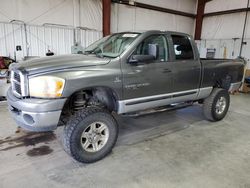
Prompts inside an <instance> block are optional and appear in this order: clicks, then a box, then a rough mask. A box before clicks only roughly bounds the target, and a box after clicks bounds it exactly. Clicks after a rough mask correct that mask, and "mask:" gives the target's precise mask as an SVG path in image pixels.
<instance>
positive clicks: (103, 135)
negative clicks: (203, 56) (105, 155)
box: [81, 122, 109, 152]
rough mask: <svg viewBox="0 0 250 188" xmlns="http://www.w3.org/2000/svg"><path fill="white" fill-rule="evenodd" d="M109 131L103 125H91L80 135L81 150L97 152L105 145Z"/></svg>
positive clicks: (95, 123) (96, 123)
mask: <svg viewBox="0 0 250 188" xmlns="http://www.w3.org/2000/svg"><path fill="white" fill-rule="evenodd" d="M108 138H109V129H108V126H107V125H106V124H105V123H102V122H94V123H91V124H90V125H89V126H88V127H87V128H86V129H85V130H84V131H83V133H82V135H81V145H82V148H83V149H84V150H85V151H87V152H97V151H99V150H101V149H102V148H103V147H104V146H105V145H106V143H107V141H108Z"/></svg>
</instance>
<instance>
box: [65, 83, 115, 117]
mask: <svg viewBox="0 0 250 188" xmlns="http://www.w3.org/2000/svg"><path fill="white" fill-rule="evenodd" d="M88 106H99V107H102V108H106V109H108V110H109V111H117V95H116V94H115V92H113V90H112V89H110V88H107V87H95V88H85V89H81V90H79V91H76V92H75V93H73V94H72V95H71V96H70V97H69V98H68V100H67V102H66V103H65V106H64V110H63V111H70V112H71V113H74V112H75V111H78V110H81V109H83V108H85V107H88Z"/></svg>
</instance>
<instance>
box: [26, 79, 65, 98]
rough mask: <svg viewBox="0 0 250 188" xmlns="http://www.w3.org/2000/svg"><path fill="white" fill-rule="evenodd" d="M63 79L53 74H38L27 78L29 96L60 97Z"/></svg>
mask: <svg viewBox="0 0 250 188" xmlns="http://www.w3.org/2000/svg"><path fill="white" fill-rule="evenodd" d="M64 84H65V80H64V79H62V78H58V77H54V76H39V77H35V78H31V79H29V93H30V96H31V97H42V98H55V97H61V96H62V92H63V88H64Z"/></svg>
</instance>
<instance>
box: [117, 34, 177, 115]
mask: <svg viewBox="0 0 250 188" xmlns="http://www.w3.org/2000/svg"><path fill="white" fill-rule="evenodd" d="M152 46H155V47H156V48H157V54H154V56H155V58H154V59H153V60H150V61H145V62H143V61H142V62H138V63H129V62H125V63H123V64H122V66H123V67H122V71H123V95H124V98H125V99H126V101H125V103H124V104H125V108H129V109H130V110H131V109H133V110H134V111H137V110H143V109H146V108H147V106H149V107H152V105H154V104H155V105H156V106H159V104H162V103H161V102H162V101H161V100H162V98H161V95H164V94H167V93H170V92H172V90H173V83H172V71H171V70H172V69H173V67H172V64H171V63H169V62H168V59H169V50H168V44H167V39H166V37H165V36H164V35H163V34H156V35H151V36H149V37H147V38H146V39H144V40H143V41H142V42H141V43H140V44H139V45H138V46H137V48H136V49H135V51H134V53H133V54H132V55H131V57H130V58H132V57H133V56H136V55H152V54H150V53H151V52H150V50H151V47H152ZM154 102H155V103H154ZM159 102H160V103H159ZM163 105H164V104H163Z"/></svg>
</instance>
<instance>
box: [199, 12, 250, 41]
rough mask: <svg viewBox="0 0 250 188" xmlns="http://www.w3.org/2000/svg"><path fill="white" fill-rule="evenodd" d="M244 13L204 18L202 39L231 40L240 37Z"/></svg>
mask: <svg viewBox="0 0 250 188" xmlns="http://www.w3.org/2000/svg"><path fill="white" fill-rule="evenodd" d="M244 19H245V13H235V14H226V15H222V16H212V17H205V18H204V20H203V25H202V35H201V38H202V39H232V38H236V37H241V36H242V31H243V26H244ZM249 31H250V30H249Z"/></svg>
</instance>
